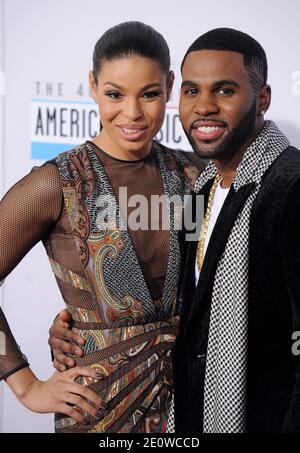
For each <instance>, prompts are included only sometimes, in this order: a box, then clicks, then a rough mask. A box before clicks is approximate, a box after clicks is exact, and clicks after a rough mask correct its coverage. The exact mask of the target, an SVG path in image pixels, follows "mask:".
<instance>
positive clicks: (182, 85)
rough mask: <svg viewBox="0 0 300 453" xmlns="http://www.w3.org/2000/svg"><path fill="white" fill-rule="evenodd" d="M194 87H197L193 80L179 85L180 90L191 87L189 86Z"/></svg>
mask: <svg viewBox="0 0 300 453" xmlns="http://www.w3.org/2000/svg"><path fill="white" fill-rule="evenodd" d="M195 85H197V83H196V82H193V80H184V81H183V82H182V84H181V88H184V87H191V86H195Z"/></svg>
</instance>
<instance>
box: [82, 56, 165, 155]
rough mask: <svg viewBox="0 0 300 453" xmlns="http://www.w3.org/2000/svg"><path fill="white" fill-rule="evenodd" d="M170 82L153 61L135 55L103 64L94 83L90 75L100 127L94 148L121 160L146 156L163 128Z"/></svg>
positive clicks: (91, 74)
mask: <svg viewBox="0 0 300 453" xmlns="http://www.w3.org/2000/svg"><path fill="white" fill-rule="evenodd" d="M173 79H174V76H173V73H170V74H169V76H168V77H167V76H166V75H165V74H164V72H163V71H162V69H161V67H160V66H159V64H158V63H157V62H156V61H154V60H151V59H149V58H145V57H140V56H136V55H133V56H129V57H121V58H118V59H116V60H112V61H105V62H104V63H103V64H102V68H101V70H100V72H99V74H98V77H97V83H96V81H95V79H94V76H93V73H92V72H90V86H91V90H92V93H93V97H94V99H95V101H96V102H97V104H98V106H99V113H100V119H101V123H102V126H103V129H102V131H101V132H100V134H99V136H98V137H97V138H96V140H95V141H96V142H97V145H98V146H100V147H101V148H103V150H104V151H106V152H108V153H109V154H111V155H114V156H115V157H119V158H121V159H124V160H135V159H140V158H142V157H144V156H145V155H147V153H148V152H149V151H150V148H151V142H152V139H153V138H154V137H155V135H156V134H157V133H158V132H159V130H160V128H161V126H162V124H163V120H164V116H165V108H166V102H167V100H168V99H169V96H170V93H171V89H172V85H173Z"/></svg>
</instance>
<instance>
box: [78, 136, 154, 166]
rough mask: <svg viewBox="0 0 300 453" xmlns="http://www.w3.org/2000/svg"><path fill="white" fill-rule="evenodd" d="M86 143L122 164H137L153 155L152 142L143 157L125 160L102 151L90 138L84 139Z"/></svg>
mask: <svg viewBox="0 0 300 453" xmlns="http://www.w3.org/2000/svg"><path fill="white" fill-rule="evenodd" d="M86 143H89V144H91V145H92V146H93V147H94V148H95V149H96V150H97V151H98V152H100V153H101V154H102V155H103V156H105V157H107V158H108V159H111V160H114V161H116V162H120V163H123V164H138V163H141V162H144V161H145V160H147V159H149V158H151V157H152V155H153V144H152V146H151V149H150V151H149V153H148V154H147V156H145V157H143V158H142V159H136V160H125V159H118V158H117V157H114V156H111V155H110V154H108V153H107V152H106V151H104V150H103V149H102V148H99V146H98V145H96V143H94V142H92V141H91V140H86Z"/></svg>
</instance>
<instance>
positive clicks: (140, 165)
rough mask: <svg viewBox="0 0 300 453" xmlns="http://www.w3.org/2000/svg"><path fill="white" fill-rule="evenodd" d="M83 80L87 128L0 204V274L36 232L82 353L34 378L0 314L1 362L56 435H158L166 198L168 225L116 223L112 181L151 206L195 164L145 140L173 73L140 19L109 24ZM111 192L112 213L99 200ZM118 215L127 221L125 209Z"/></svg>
mask: <svg viewBox="0 0 300 453" xmlns="http://www.w3.org/2000/svg"><path fill="white" fill-rule="evenodd" d="M89 78H90V87H91V90H92V93H93V97H94V99H95V101H96V103H97V104H98V106H99V113H100V118H101V124H102V129H101V131H100V133H99V134H98V136H97V137H96V138H95V139H94V140H93V142H90V141H87V142H86V143H84V144H82V145H80V146H78V147H76V148H74V149H73V150H71V151H69V152H66V153H63V154H61V155H59V156H58V157H57V158H56V159H54V160H53V161H50V162H47V163H46V164H44V165H43V166H42V167H40V168H37V169H35V171H33V172H31V173H30V174H29V175H27V176H26V177H25V178H23V180H21V181H20V182H19V183H17V184H16V185H15V186H14V187H13V188H12V189H11V190H10V191H9V192H8V193H7V194H6V195H5V197H4V198H3V200H2V202H1V206H0V207H1V219H0V280H2V279H4V278H5V277H6V276H7V275H8V274H9V273H10V271H11V270H12V269H13V268H14V267H15V266H16V265H17V264H18V262H19V261H20V260H21V259H22V258H23V257H24V255H25V254H26V253H27V252H28V250H30V248H32V247H33V246H34V245H35V244H36V243H37V242H38V241H40V240H42V241H43V244H44V246H45V248H46V251H47V254H48V257H49V259H50V263H51V266H52V270H53V272H54V274H55V277H56V280H57V283H58V286H59V288H60V291H61V294H62V296H63V298H64V300H65V302H66V305H67V307H68V309H69V311H70V312H71V314H72V329H73V331H74V332H76V333H77V334H79V335H81V336H82V337H84V338H85V340H86V342H85V345H84V348H83V356H82V357H81V358H78V359H77V365H78V366H77V367H76V368H74V369H73V370H68V371H64V372H62V373H55V374H54V375H53V376H52V377H51V378H50V379H49V380H47V381H45V382H42V381H40V380H38V379H37V378H36V376H35V375H34V374H33V373H32V371H31V370H30V369H29V367H28V363H27V361H26V359H25V358H24V357H23V356H22V354H21V353H20V351H19V350H18V347H17V345H16V343H15V341H14V339H13V336H12V334H11V332H10V330H9V327H8V325H7V322H6V320H5V317H4V315H3V314H2V316H1V321H0V330H1V331H2V332H5V334H6V343H7V354H6V355H5V356H1V357H0V371H1V375H2V378H4V379H6V382H7V383H8V385H9V386H10V387H11V389H12V390H13V392H14V393H15V395H16V396H17V397H18V398H19V400H20V401H21V402H22V403H23V404H24V405H26V406H27V407H28V408H29V409H31V410H34V411H36V412H56V413H57V414H56V431H57V432H163V431H165V429H166V422H167V416H168V411H169V405H170V398H171V393H172V370H171V364H170V349H171V347H172V344H173V342H174V340H175V337H176V331H177V325H178V306H177V301H176V290H177V285H178V278H179V273H180V248H179V241H178V232H177V231H176V230H175V225H174V218H173V217H174V206H173V205H172V204H171V205H170V208H169V211H168V212H169V214H170V219H171V220H170V229H169V230H168V229H163V228H162V218H161V217H162V214H161V216H160V218H159V222H158V223H159V228H158V229H157V228H156V229H152V230H151V229H148V230H139V229H137V230H136V229H135V228H133V226H132V222H131V223H130V222H128V229H127V228H126V220H127V216H126V215H125V212H124V204H123V202H122V200H121V197H120V195H119V193H120V192H119V189H120V188H126V190H127V194H128V197H132V196H136V195H140V196H141V195H142V196H143V197H144V199H146V201H148V205H150V198H151V196H152V195H156V196H161V195H166V196H167V197H170V198H171V197H173V196H178V195H180V196H181V197H182V196H183V195H184V194H186V193H188V192H189V190H190V186H191V185H192V184H193V182H194V180H195V178H196V177H197V176H198V174H199V171H198V170H197V169H196V168H195V167H194V166H193V165H192V163H191V162H190V160H189V159H188V158H187V157H186V156H185V154H184V153H182V152H178V151H177V152H170V150H168V149H167V148H165V147H163V146H161V145H159V144H158V143H156V142H155V141H154V140H153V138H154V137H155V135H156V134H157V133H158V131H159V130H160V128H161V126H162V123H163V119H164V114H165V107H166V102H167V101H168V99H169V97H170V93H171V89H172V85H173V79H174V77H173V73H172V72H171V71H170V56H169V49H168V46H167V44H166V42H165V40H164V38H163V37H162V36H161V35H160V34H159V33H157V32H156V31H155V30H153V29H152V28H151V27H149V26H147V25H144V24H142V23H139V22H127V23H123V24H120V25H118V26H116V27H113V28H112V29H110V30H108V31H107V32H106V33H105V34H104V35H103V36H102V37H101V38H100V39H99V41H98V42H97V44H96V46H95V49H94V55H93V71H91V72H90V74H89ZM112 201H113V203H112V205H113V206H114V207H115V214H117V215H116V216H113V215H111V214H112V212H113V209H112V208H111V207H109V208H107V204H108V205H109V204H110V202H112ZM105 203H106V204H105ZM107 209H108V210H107ZM111 209H112V210H111ZM164 209H165V210H167V208H166V206H165V207H164ZM128 213H129V216H128V220H129V219H130V215H132V217H133V218H134V212H133V209H132V207H131V206H129V207H128ZM150 214H151V213H150ZM107 216H108V217H109V219H108V220H109V221H107ZM131 220H132V219H131ZM135 220H136V219H135ZM148 220H149V221H152V220H154V221H156V223H157V219H153V218H152V216H151V215H150V218H149V219H148ZM133 223H134V222H133ZM135 223H136V222H135ZM12 229H13V231H12ZM12 237H13V242H12V239H11V238H12ZM75 379H76V382H75ZM99 395H101V397H100V396H99Z"/></svg>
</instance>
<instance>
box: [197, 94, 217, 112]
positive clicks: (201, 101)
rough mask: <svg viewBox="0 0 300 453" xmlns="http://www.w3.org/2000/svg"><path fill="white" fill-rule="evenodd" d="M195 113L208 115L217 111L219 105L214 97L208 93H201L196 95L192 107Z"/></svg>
mask: <svg viewBox="0 0 300 453" xmlns="http://www.w3.org/2000/svg"><path fill="white" fill-rule="evenodd" d="M194 111H195V113H197V114H198V115H200V116H208V115H212V114H216V113H218V112H219V106H218V103H217V101H216V99H215V97H214V96H213V95H212V94H210V93H201V94H200V95H199V96H198V97H197V101H196V103H195V107H194Z"/></svg>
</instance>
